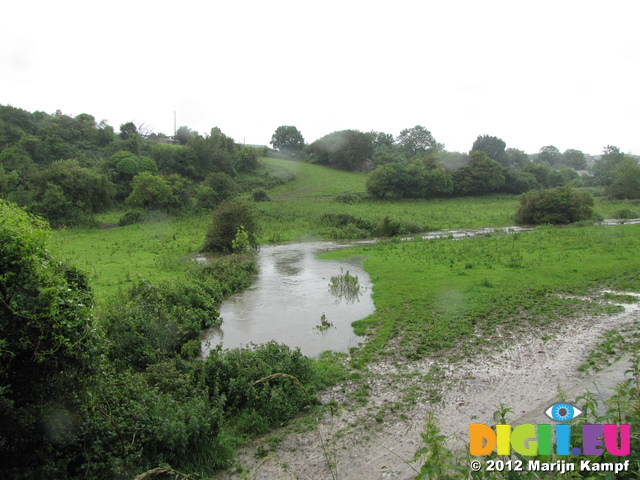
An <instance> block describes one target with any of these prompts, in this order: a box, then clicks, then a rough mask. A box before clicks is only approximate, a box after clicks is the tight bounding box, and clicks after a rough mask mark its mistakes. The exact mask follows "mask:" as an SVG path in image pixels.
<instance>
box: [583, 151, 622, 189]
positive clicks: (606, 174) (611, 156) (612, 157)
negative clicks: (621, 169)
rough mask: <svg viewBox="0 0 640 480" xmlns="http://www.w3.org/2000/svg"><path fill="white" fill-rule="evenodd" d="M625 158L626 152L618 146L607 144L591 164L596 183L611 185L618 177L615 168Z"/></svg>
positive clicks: (604, 185)
mask: <svg viewBox="0 0 640 480" xmlns="http://www.w3.org/2000/svg"><path fill="white" fill-rule="evenodd" d="M624 159H625V156H624V153H622V152H621V151H620V149H619V148H618V147H614V146H613V145H607V146H606V147H605V148H604V150H603V152H602V155H601V156H600V158H599V159H598V160H596V161H595V162H594V163H593V165H592V166H591V174H592V175H593V178H594V182H595V184H596V185H600V186H603V187H606V186H608V185H611V184H612V183H613V181H614V180H615V179H616V174H615V169H616V167H617V166H618V165H620V164H621V163H622V162H623V160H624Z"/></svg>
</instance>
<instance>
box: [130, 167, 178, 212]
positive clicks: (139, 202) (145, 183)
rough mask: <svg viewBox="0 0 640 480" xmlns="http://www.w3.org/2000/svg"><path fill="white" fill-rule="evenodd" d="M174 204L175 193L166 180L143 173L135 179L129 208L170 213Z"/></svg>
mask: <svg viewBox="0 0 640 480" xmlns="http://www.w3.org/2000/svg"><path fill="white" fill-rule="evenodd" d="M173 203H174V197H173V192H172V191H171V187H170V186H169V185H168V184H167V182H166V180H165V179H164V178H162V177H160V176H159V175H153V174H152V173H150V172H142V173H140V174H139V175H136V176H135V177H134V179H133V190H132V192H131V195H129V196H128V197H127V200H126V204H127V206H130V207H134V208H148V209H159V210H164V211H168V210H170V209H171V206H172V205H173Z"/></svg>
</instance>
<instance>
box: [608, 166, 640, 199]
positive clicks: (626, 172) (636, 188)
mask: <svg viewBox="0 0 640 480" xmlns="http://www.w3.org/2000/svg"><path fill="white" fill-rule="evenodd" d="M613 175H614V180H613V182H611V184H610V185H609V186H608V187H607V188H606V192H607V195H609V196H611V197H613V198H618V199H623V198H640V166H639V165H638V161H637V160H636V159H634V158H630V157H628V158H625V159H624V160H623V161H622V162H621V163H619V164H618V165H617V166H616V167H615V168H614V170H613Z"/></svg>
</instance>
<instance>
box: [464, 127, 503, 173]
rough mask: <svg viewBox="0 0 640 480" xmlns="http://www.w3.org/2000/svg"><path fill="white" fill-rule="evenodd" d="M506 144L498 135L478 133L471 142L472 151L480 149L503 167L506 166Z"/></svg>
mask: <svg viewBox="0 0 640 480" xmlns="http://www.w3.org/2000/svg"><path fill="white" fill-rule="evenodd" d="M506 147H507V144H506V143H505V142H504V140H502V139H501V138H498V137H492V136H490V135H479V136H478V138H476V141H475V142H473V146H472V147H471V151H472V152H476V151H482V152H484V153H486V154H487V156H488V157H489V158H490V159H491V160H495V161H496V162H498V163H499V164H500V165H502V166H503V167H508V166H509V164H510V162H509V157H507V155H506V153H505V149H506Z"/></svg>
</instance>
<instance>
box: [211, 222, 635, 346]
mask: <svg viewBox="0 0 640 480" xmlns="http://www.w3.org/2000/svg"><path fill="white" fill-rule="evenodd" d="M620 222H621V221H620V220H605V221H604V222H603V223H604V224H605V225H615V224H619V223H620ZM638 222H640V219H634V220H626V221H624V223H629V224H635V223H638ZM532 229H533V227H516V226H514V227H506V228H477V229H461V230H449V231H439V232H433V233H428V234H424V235H422V238H424V239H433V238H442V237H444V238H451V239H463V238H469V237H475V236H479V235H487V234H492V233H496V232H505V233H516V232H523V231H527V230H532ZM372 242H375V240H368V241H364V242H357V243H372ZM355 243H356V242H352V243H338V242H304V243H292V244H286V245H267V246H264V247H262V248H261V249H260V255H259V259H258V266H259V274H258V275H257V278H256V280H255V282H254V283H253V285H252V286H251V287H250V288H248V289H247V290H244V291H243V292H241V293H238V294H236V295H233V296H231V297H229V298H228V299H226V300H225V301H224V302H223V303H222V305H221V307H220V314H221V316H222V319H223V323H222V325H221V326H220V327H217V328H211V329H207V330H205V331H203V333H202V335H201V339H202V353H203V355H207V353H208V351H209V350H210V349H211V348H213V347H215V346H216V345H218V344H222V346H223V348H236V347H242V346H245V345H247V344H248V343H250V342H252V343H255V344H259V343H264V342H268V341H270V340H276V341H278V342H281V343H285V344H287V345H289V346H290V347H292V348H293V347H300V350H301V351H302V353H303V354H305V355H308V356H316V355H318V354H319V353H320V352H323V351H325V350H333V351H337V352H347V351H348V350H349V349H350V348H351V347H354V346H356V345H358V343H359V342H360V341H362V338H360V337H357V336H356V335H354V333H353V328H352V327H351V323H352V322H353V321H355V320H359V319H362V318H364V317H366V316H368V315H370V314H371V313H373V311H374V305H373V300H372V299H371V292H372V284H371V279H370V278H369V276H368V275H367V273H366V272H365V271H364V270H363V269H362V267H361V266H360V263H359V262H357V261H355V260H348V259H347V260H340V261H333V260H319V259H318V258H316V256H317V254H319V253H322V252H326V251H329V250H336V249H339V248H346V247H349V246H351V245H354V244H355ZM203 260H204V259H203ZM347 271H348V272H349V274H350V275H354V276H357V277H358V279H359V283H360V286H361V289H360V294H359V296H358V298H356V299H351V300H348V299H345V298H337V297H336V296H335V295H333V294H332V293H331V291H330V289H329V282H330V280H331V277H334V276H337V275H340V274H341V273H345V272H347ZM322 315H325V317H326V320H327V321H328V322H330V323H331V324H332V326H331V327H329V328H327V329H326V330H320V329H318V328H317V327H318V326H319V325H320V324H321V317H322Z"/></svg>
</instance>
